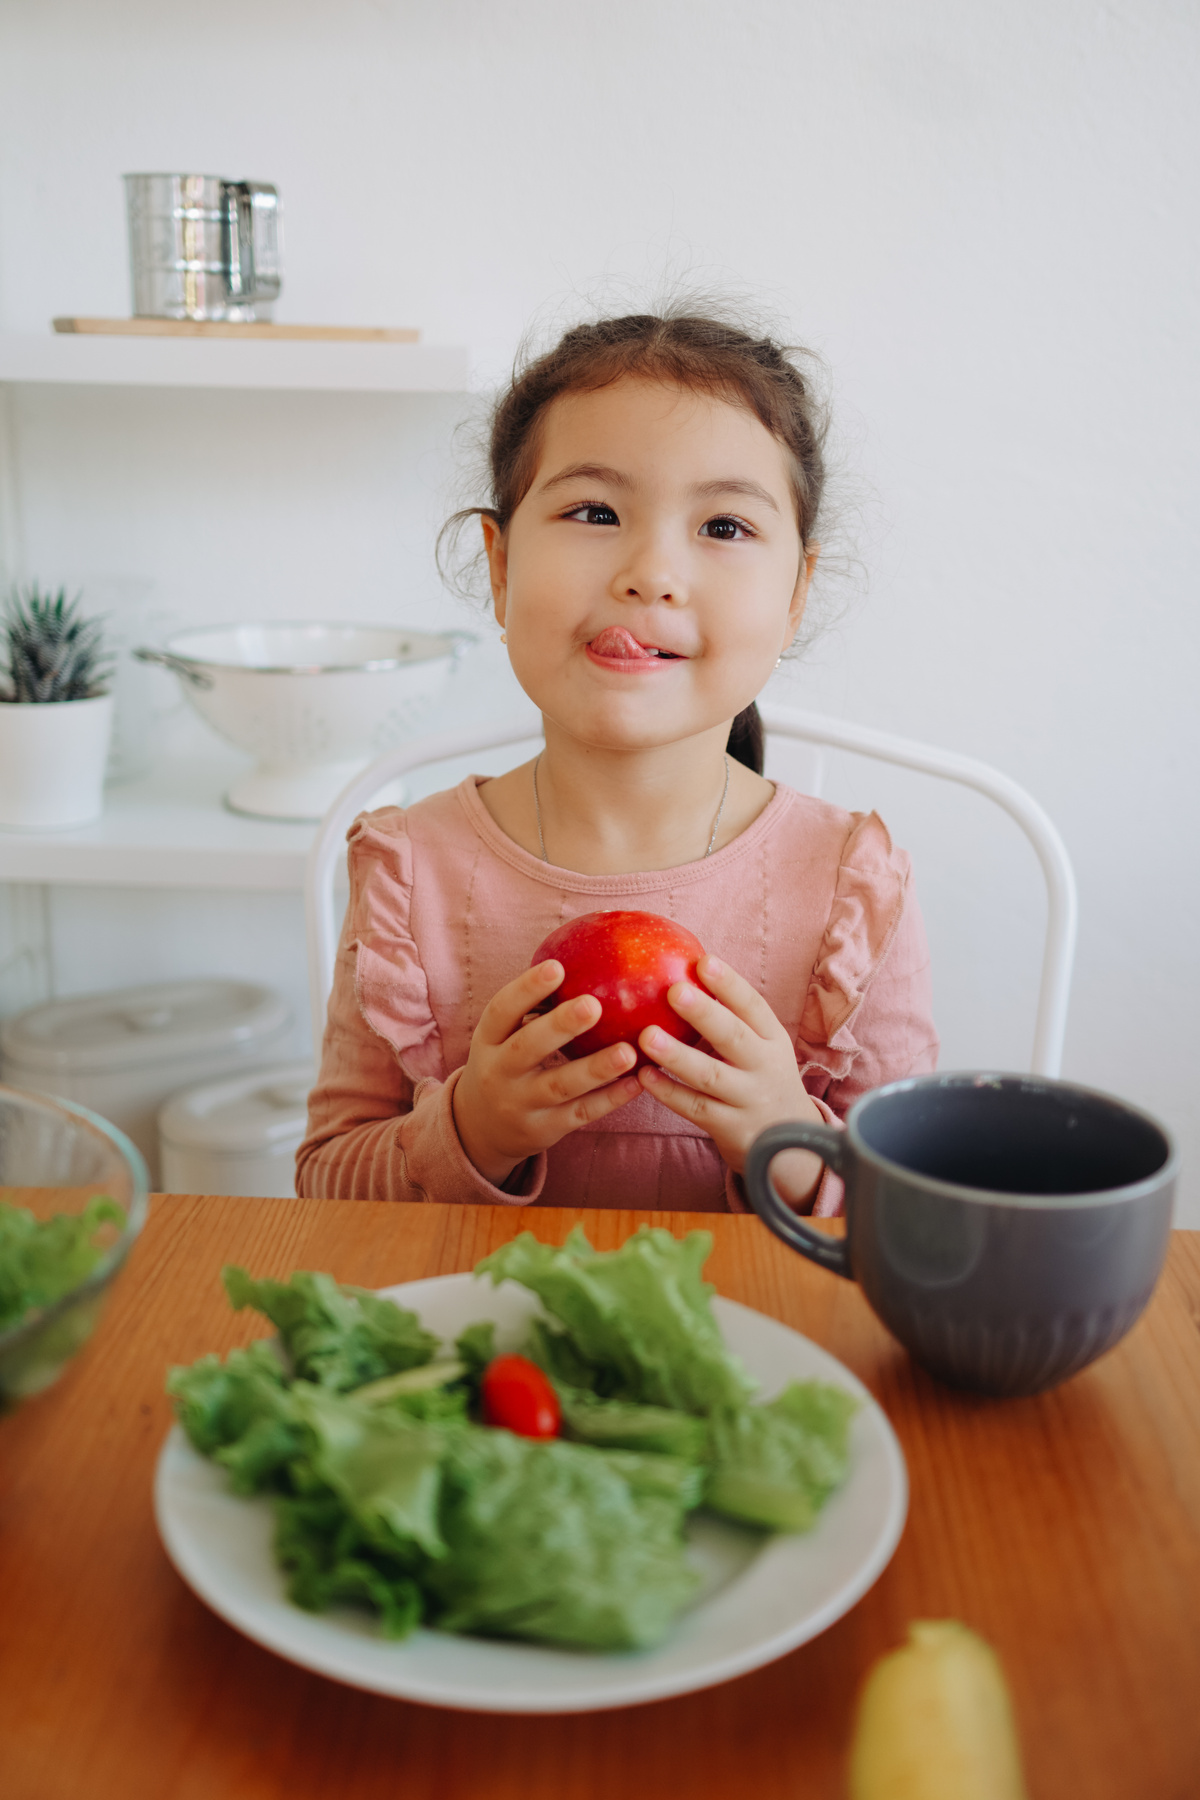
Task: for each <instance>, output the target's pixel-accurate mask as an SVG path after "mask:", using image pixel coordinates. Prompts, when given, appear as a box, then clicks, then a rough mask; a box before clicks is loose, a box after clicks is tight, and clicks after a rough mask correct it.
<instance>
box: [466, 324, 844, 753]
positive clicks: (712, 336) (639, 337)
mask: <svg viewBox="0 0 1200 1800" xmlns="http://www.w3.org/2000/svg"><path fill="white" fill-rule="evenodd" d="M803 354H804V353H803V352H797V351H788V350H786V349H785V348H784V347H783V346H782V345H781V344H778V343H776V341H775V340H774V339H773V338H771V337H756V336H754V335H753V334H752V333H751V332H749V331H745V330H743V329H741V327H739V326H737V325H734V324H731V323H727V322H726V321H724V320H722V319H717V318H708V317H704V316H703V315H701V314H698V313H694V312H691V311H685V310H680V311H678V312H675V311H672V310H670V309H667V310H666V311H664V312H663V313H660V314H656V313H631V314H628V315H627V316H626V317H624V318H618V319H600V320H598V321H597V322H596V323H595V324H592V325H576V326H575V327H574V328H573V329H572V330H570V331H568V332H567V333H566V335H565V336H564V337H563V338H562V339H561V340H560V341H559V343H558V344H556V345H555V347H554V348H553V349H552V350H548V351H546V352H545V353H544V354H543V355H541V356H538V357H536V358H534V359H533V360H532V361H527V362H525V363H524V364H521V363H518V365H517V367H516V369H515V370H514V373H513V379H512V382H511V384H510V386H509V388H508V391H507V392H506V393H505V394H504V395H503V397H502V398H501V399H500V401H499V402H498V403H497V406H496V409H495V411H494V413H493V414H492V423H491V431H490V434H489V441H488V464H489V472H490V478H491V479H490V485H491V505H490V506H472V507H468V508H466V509H465V510H464V511H462V512H460V513H456V514H455V515H454V517H453V518H452V519H451V520H449V521H448V524H447V526H446V528H445V533H444V534H443V535H444V536H445V535H446V534H447V533H448V534H450V536H453V535H454V533H455V532H456V530H457V529H458V528H460V527H461V526H462V524H463V523H464V522H465V521H466V520H467V519H468V518H471V517H472V516H474V515H476V514H480V513H483V514H486V515H487V516H488V517H490V518H493V519H495V521H496V523H497V525H499V527H500V529H501V531H504V530H506V529H507V527H508V523H509V520H510V519H511V518H512V516H513V513H514V512H515V511H516V509H517V507H518V506H519V505H520V503H521V501H522V500H523V499H524V498H525V495H526V494H527V493H528V492H529V488H530V485H531V483H532V481H533V478H534V475H535V473H536V471H537V466H538V458H539V456H540V454H541V428H542V419H543V417H544V415H545V411H546V408H547V407H548V406H549V405H550V403H551V402H552V401H553V400H557V399H558V398H559V396H560V395H562V394H572V393H576V394H577V393H589V392H592V391H593V390H595V389H596V388H602V387H608V386H609V385H610V384H611V383H612V382H614V381H620V380H622V379H623V378H624V377H627V376H637V377H640V378H642V379H644V380H651V381H661V382H664V383H666V384H668V385H670V386H674V387H680V388H685V389H691V390H693V391H695V392H700V393H705V394H711V395H714V396H716V397H717V398H719V399H724V400H732V401H733V402H734V403H735V404H739V405H742V406H745V407H748V408H749V410H750V411H751V412H752V413H754V414H755V416H756V417H757V418H758V419H759V420H760V421H761V423H762V424H763V425H765V426H766V428H767V430H768V431H769V432H770V433H771V435H772V437H774V438H776V439H777V440H778V442H779V443H780V444H782V446H783V448H784V449H785V450H786V451H787V453H788V463H789V473H790V477H791V486H792V494H793V498H794V500H795V503H796V524H797V526H798V528H799V532H800V542H801V545H802V546H803V548H804V549H805V550H807V549H808V548H809V546H810V545H811V544H813V543H814V542H815V539H816V527H817V517H818V514H819V511H820V505H821V496H822V493H823V491H824V487H825V458H824V445H825V435H826V430H827V419H826V415H825V409H824V407H823V406H822V404H821V402H820V401H819V399H818V398H817V396H816V395H815V394H814V392H813V388H812V384H811V382H810V381H808V380H806V379H805V376H804V375H803V374H802V373H801V371H800V369H799V368H797V367H796V364H795V362H794V361H793V360H792V358H793V357H795V356H798V355H803ZM728 749H729V754H730V755H731V756H733V757H736V758H737V760H738V761H739V762H743V763H745V764H746V766H747V767H748V768H751V769H754V770H755V772H756V773H758V774H761V773H762V766H763V732H762V720H761V719H760V717H759V713H758V708H757V706H755V705H750V706H748V707H746V709H745V710H744V711H743V712H740V713H739V714H738V716H737V718H736V719H735V720H734V722H733V726H732V728H731V730H730V733H729V744H728Z"/></svg>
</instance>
